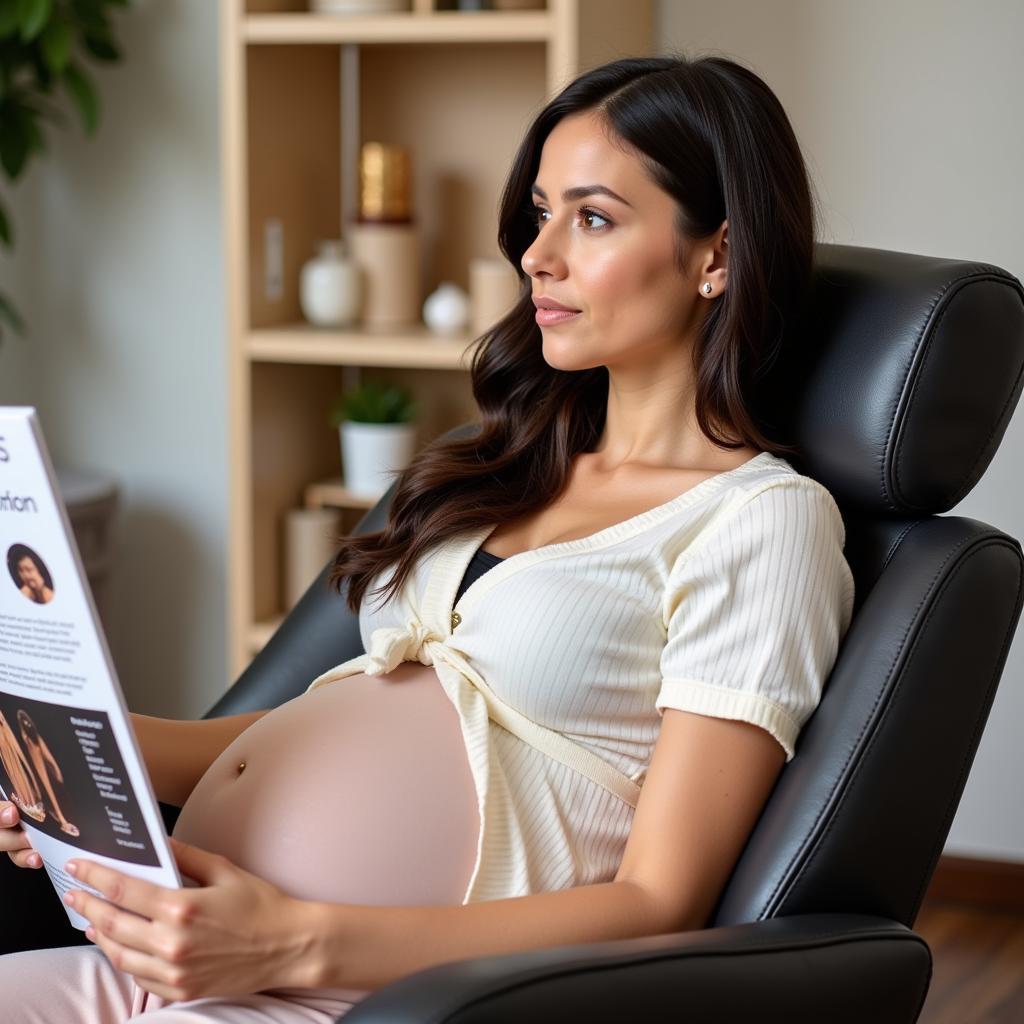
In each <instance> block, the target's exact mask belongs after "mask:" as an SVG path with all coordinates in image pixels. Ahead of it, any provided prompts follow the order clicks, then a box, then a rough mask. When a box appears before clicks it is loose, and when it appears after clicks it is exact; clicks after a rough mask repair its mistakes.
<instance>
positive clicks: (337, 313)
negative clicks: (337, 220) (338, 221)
mask: <svg viewBox="0 0 1024 1024" xmlns="http://www.w3.org/2000/svg"><path fill="white" fill-rule="evenodd" d="M361 301H362V292H361V278H360V271H359V264H358V263H357V262H356V261H355V260H354V259H352V258H351V257H350V256H349V255H348V250H347V247H346V245H345V243H344V242H343V241H341V240H340V239H330V240H328V241H326V242H321V243H320V247H319V252H318V253H317V255H316V256H315V257H314V258H313V259H311V260H309V261H308V262H307V263H305V264H304V265H303V267H302V271H301V273H300V277H299V304H300V305H301V306H302V313H303V315H304V316H305V318H306V319H307V320H308V321H309V322H310V323H312V324H316V325H317V326H318V327H350V326H351V325H352V324H354V323H355V322H356V320H357V319H358V317H359V308H360V304H361Z"/></svg>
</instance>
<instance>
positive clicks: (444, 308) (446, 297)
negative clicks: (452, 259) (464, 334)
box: [423, 281, 469, 334]
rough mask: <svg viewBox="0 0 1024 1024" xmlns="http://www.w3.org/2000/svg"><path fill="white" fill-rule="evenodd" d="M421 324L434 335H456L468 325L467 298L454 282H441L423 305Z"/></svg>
mask: <svg viewBox="0 0 1024 1024" xmlns="http://www.w3.org/2000/svg"><path fill="white" fill-rule="evenodd" d="M423 322H424V323H425V324H426V325H427V326H428V327H429V328H430V329H431V330H432V331H433V332H434V333H435V334H458V333H459V332H460V331H464V330H465V329H466V324H468V323H469V296H468V295H467V294H466V293H465V292H464V291H463V290H462V289H461V288H460V287H459V286H458V285H457V284H455V283H454V282H452V281H443V282H442V283H441V284H440V285H438V287H437V289H436V290H435V291H433V292H431V293H430V295H428V296H427V300H426V302H424V303H423Z"/></svg>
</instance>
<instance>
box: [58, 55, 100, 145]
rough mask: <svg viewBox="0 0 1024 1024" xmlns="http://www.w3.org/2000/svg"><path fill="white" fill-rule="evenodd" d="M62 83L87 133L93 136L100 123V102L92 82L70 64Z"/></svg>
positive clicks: (75, 65) (76, 67)
mask: <svg viewBox="0 0 1024 1024" xmlns="http://www.w3.org/2000/svg"><path fill="white" fill-rule="evenodd" d="M61 81H62V82H63V83H64V87H65V88H66V89H67V91H68V92H69V93H71V98H72V99H73V100H74V101H75V104H76V106H77V107H78V110H79V113H80V114H81V115H82V120H83V122H84V123H85V130H86V132H88V133H89V134H90V135H92V134H93V133H94V132H95V131H96V126H97V125H98V124H99V121H100V101H99V97H98V96H97V95H96V91H95V90H94V89H93V87H92V82H90V81H89V79H88V78H87V77H86V75H85V72H84V71H82V69H81V68H80V67H78V65H77V64H75V63H71V64H68V66H67V67H66V68H65V69H64V75H63V77H62V78H61Z"/></svg>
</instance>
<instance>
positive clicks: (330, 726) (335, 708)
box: [173, 662, 480, 905]
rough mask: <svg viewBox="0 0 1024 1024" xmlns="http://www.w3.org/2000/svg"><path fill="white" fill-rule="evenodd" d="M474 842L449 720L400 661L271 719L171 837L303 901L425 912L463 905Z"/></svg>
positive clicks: (444, 703)
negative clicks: (399, 907)
mask: <svg viewBox="0 0 1024 1024" xmlns="http://www.w3.org/2000/svg"><path fill="white" fill-rule="evenodd" d="M243 764H244V768H243V767H242V765H243ZM479 830H480V819H479V814H478V810H477V799H476V791H475V789H474V786H473V777H472V774H471V771H470V767H469V762H468V759H467V757H466V750H465V745H464V742H463V739H462V731H461V728H460V725H459V718H458V715H457V713H456V711H455V708H454V707H453V706H452V704H451V702H450V701H449V700H448V697H447V696H446V694H445V692H444V690H443V689H442V687H441V683H440V682H439V681H438V678H437V676H436V674H435V672H434V670H433V668H432V667H431V666H428V665H421V664H419V663H418V662H405V663H403V664H401V665H399V666H398V667H397V668H395V669H394V670H393V671H392V672H390V673H389V674H388V675H386V676H368V675H366V674H365V673H362V672H361V673H359V674H358V675H353V676H350V677H348V678H347V679H341V680H338V681H337V682H334V683H329V684H327V685H326V686H322V687H319V688H318V689H316V690H313V691H312V692H310V693H304V694H301V695H300V696H298V697H296V698H294V699H293V700H290V701H288V702H287V703H286V704H282V705H281V706H280V707H278V708H276V709H274V710H273V711H270V712H268V713H267V714H266V715H264V716H263V717H262V718H261V719H259V720H258V721H257V722H255V723H254V724H253V725H251V726H250V727H249V728H248V729H246V730H245V732H243V733H242V734H241V735H240V736H239V737H238V738H237V739H235V741H234V742H233V743H231V744H230V746H228V747H227V748H226V749H225V750H224V752H223V753H222V754H221V756H220V757H218V758H217V760H216V761H214V762H213V764H211V765H210V767H209V769H207V771H206V773H205V774H204V775H203V777H202V778H201V779H200V780H199V783H198V784H197V785H196V788H195V789H194V790H193V791H192V794H191V795H190V796H189V798H188V800H187V801H186V802H185V805H184V807H182V809H181V815H180V816H179V818H178V821H177V823H176V824H175V828H174V833H173V834H174V835H175V836H176V837H177V838H179V839H181V840H183V841H184V842H187V843H192V844H194V845H195V846H200V847H202V848H203V849H207V850H212V851H214V852H216V853H221V854H223V855H224V856H226V857H228V858H229V859H230V860H232V861H234V862H235V863H236V864H238V865H239V866H241V867H243V868H245V869H246V870H247V871H251V872H253V873H254V874H256V875H259V876H260V877H262V878H265V879H267V880H268V881H270V882H273V883H274V884H275V885H277V886H279V887H280V888H281V889H283V890H284V891H285V892H287V893H289V894H290V895H292V896H295V897H298V898H300V899H311V900H324V901H330V902H338V903H360V904H378V905H388V904H413V905H415V904H421V905H422V904H432V903H448V904H451V903H461V902H462V897H463V894H464V893H465V890H466V887H467V885H468V884H469V877H470V874H471V872H472V868H473V864H474V863H475V860H476V847H477V837H478V835H479Z"/></svg>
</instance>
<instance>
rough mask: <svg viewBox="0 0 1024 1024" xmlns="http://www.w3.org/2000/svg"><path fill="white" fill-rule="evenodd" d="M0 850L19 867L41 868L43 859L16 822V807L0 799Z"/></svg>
mask: <svg viewBox="0 0 1024 1024" xmlns="http://www.w3.org/2000/svg"><path fill="white" fill-rule="evenodd" d="M0 851H3V852H4V853H6V854H7V856H8V857H10V858H11V860H12V861H14V863H15V864H16V865H17V866H18V867H19V868H41V867H42V866H43V859H42V857H40V856H39V854H38V853H36V851H35V850H33V849H32V844H31V843H30V842H29V841H28V836H27V835H26V834H25V830H24V829H23V828H21V827H20V825H19V824H18V808H17V807H15V805H14V804H13V803H9V802H7V801H3V800H0Z"/></svg>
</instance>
